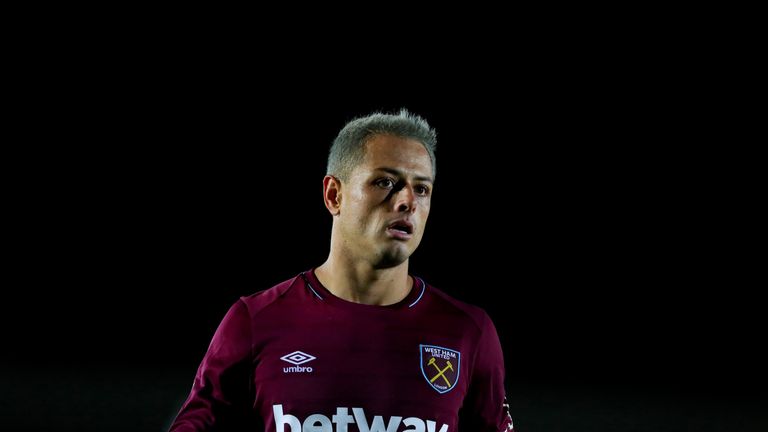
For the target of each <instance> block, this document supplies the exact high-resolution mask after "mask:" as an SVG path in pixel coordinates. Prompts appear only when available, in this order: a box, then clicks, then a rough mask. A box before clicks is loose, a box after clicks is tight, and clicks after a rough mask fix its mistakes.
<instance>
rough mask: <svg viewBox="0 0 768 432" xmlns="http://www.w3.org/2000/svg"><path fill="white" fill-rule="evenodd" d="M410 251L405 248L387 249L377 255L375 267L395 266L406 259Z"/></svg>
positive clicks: (380, 268) (386, 267)
mask: <svg viewBox="0 0 768 432" xmlns="http://www.w3.org/2000/svg"><path fill="white" fill-rule="evenodd" d="M409 256H410V251H408V250H406V249H405V248H397V250H387V251H383V253H382V254H381V255H380V256H379V259H378V261H377V263H376V265H375V268H377V269H379V270H382V269H388V268H392V267H397V266H399V265H400V264H402V263H404V262H406V261H408V257H409Z"/></svg>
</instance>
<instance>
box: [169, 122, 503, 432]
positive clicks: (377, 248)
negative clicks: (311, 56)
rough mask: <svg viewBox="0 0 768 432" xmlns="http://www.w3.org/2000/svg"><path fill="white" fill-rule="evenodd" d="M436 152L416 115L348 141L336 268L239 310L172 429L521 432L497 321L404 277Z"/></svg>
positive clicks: (337, 176) (334, 201)
mask: <svg viewBox="0 0 768 432" xmlns="http://www.w3.org/2000/svg"><path fill="white" fill-rule="evenodd" d="M435 144H436V134H435V131H434V130H433V129H432V128H431V127H430V126H429V124H428V123H427V122H426V121H425V120H424V119H423V118H421V117H419V116H417V115H414V114H412V113H410V112H408V111H407V110H401V111H400V112H399V113H394V114H382V113H374V114H371V115H369V116H367V117H363V118H359V119H356V120H353V121H351V122H349V123H348V124H347V125H346V126H345V127H344V128H343V129H342V130H341V131H340V132H339V134H338V136H337V137H336V139H335V140H334V143H333V145H332V147H331V150H330V154H329V157H328V169H327V175H326V176H325V178H324V179H323V198H324V201H325V206H326V208H327V209H328V211H329V212H330V214H331V216H332V218H333V225H332V231H331V247H330V253H329V255H328V259H327V260H326V261H325V262H324V263H322V264H321V265H320V266H318V267H316V268H312V269H308V270H306V271H304V272H302V273H300V274H298V275H296V276H294V277H292V278H290V279H288V280H286V281H285V282H282V283H280V284H278V285H276V286H274V287H272V288H270V289H267V290H265V291H261V292H257V293H255V294H253V295H250V296H246V297H242V298H240V299H239V300H238V301H237V302H236V303H235V304H234V305H233V306H232V307H231V308H230V310H229V312H227V314H226V315H225V317H224V319H223V320H222V322H221V324H220V326H219V328H218V329H217V331H216V333H215V335H214V336H213V340H212V341H211V344H210V347H209V349H208V351H207V353H206V354H205V356H204V358H203V361H202V363H201V364H200V367H199V369H198V371H197V375H196V376H195V380H194V384H193V387H192V391H191V393H190V395H189V397H188V398H187V400H186V402H185V403H184V404H183V406H182V407H181V410H180V412H179V414H178V416H177V417H176V419H175V421H174V423H173V424H172V426H171V429H170V430H171V431H172V432H188V431H189V432H191V431H211V430H217V431H218V430H229V429H232V430H243V431H268V432H308V431H312V432H355V431H360V432H403V431H411V432H457V431H459V430H461V431H462V432H485V431H488V432H490V431H493V432H499V431H504V432H508V431H512V420H511V418H510V416H509V412H508V406H507V405H506V402H505V394H504V361H503V357H502V351H501V346H500V343H499V338H498V335H497V333H496V329H495V327H494V325H493V323H492V322H491V320H490V318H489V317H488V315H487V314H486V313H485V312H484V311H483V310H481V309H480V308H478V307H475V306H471V305H468V304H466V303H463V302H461V301H458V300H455V299H453V298H451V297H449V296H448V295H446V294H445V293H443V292H442V291H440V290H438V289H437V288H434V287H432V286H431V285H429V284H428V283H426V282H425V281H424V280H422V279H421V278H419V277H418V276H414V275H411V274H409V272H408V258H409V257H410V256H411V254H412V253H413V252H414V251H415V250H416V248H417V247H418V245H419V243H420V241H421V238H422V234H423V233H424V226H425V225H426V222H427V216H428V215H429V209H430V201H431V198H432V188H433V184H434V179H435Z"/></svg>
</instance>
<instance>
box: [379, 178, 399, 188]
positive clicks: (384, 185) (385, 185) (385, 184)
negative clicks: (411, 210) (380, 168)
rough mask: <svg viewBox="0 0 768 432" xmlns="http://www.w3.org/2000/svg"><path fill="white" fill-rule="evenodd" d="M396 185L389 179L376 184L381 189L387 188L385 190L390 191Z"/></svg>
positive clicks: (380, 180)
mask: <svg viewBox="0 0 768 432" xmlns="http://www.w3.org/2000/svg"><path fill="white" fill-rule="evenodd" d="M394 185H395V182H394V181H392V179H388V178H383V179H379V180H378V181H377V182H376V186H379V187H382V188H385V189H389V188H391V187H393V186H394Z"/></svg>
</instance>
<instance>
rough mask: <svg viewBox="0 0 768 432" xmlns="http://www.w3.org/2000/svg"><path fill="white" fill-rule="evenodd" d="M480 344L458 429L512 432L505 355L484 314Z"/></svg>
mask: <svg viewBox="0 0 768 432" xmlns="http://www.w3.org/2000/svg"><path fill="white" fill-rule="evenodd" d="M484 318H485V321H484V323H483V325H482V334H481V335H480V342H479V344H478V347H477V351H476V352H475V359H474V363H473V366H474V368H473V370H472V372H471V375H470V376H471V381H470V383H469V390H468V392H467V397H466V399H465V402H464V408H463V409H462V411H461V413H460V414H459V417H460V425H461V426H460V428H459V429H460V430H470V431H477V432H513V431H514V429H513V426H512V417H511V416H510V414H509V405H508V404H507V401H506V397H505V390H504V356H503V354H502V351H501V343H500V342H499V336H498V334H497V333H496V327H494V325H493V322H491V319H490V318H489V317H488V316H487V315H484Z"/></svg>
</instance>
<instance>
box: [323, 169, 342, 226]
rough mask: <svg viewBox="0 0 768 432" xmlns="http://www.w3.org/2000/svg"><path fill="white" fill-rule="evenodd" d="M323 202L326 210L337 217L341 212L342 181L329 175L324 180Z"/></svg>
mask: <svg viewBox="0 0 768 432" xmlns="http://www.w3.org/2000/svg"><path fill="white" fill-rule="evenodd" d="M323 200H324V201H325V208H327V209H328V211H329V212H331V214H332V215H334V216H336V215H338V214H339V213H340V212H341V180H339V179H337V178H336V177H334V176H331V175H327V176H325V177H324V178H323Z"/></svg>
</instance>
